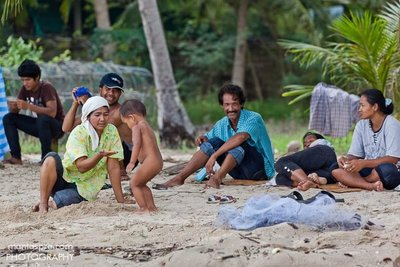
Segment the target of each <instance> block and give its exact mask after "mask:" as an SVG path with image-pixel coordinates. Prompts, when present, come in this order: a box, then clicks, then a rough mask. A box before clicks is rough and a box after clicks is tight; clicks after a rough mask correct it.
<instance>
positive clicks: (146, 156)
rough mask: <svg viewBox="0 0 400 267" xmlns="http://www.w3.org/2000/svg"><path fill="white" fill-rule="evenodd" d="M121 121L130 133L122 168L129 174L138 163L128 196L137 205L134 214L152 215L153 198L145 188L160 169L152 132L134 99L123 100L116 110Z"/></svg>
mask: <svg viewBox="0 0 400 267" xmlns="http://www.w3.org/2000/svg"><path fill="white" fill-rule="evenodd" d="M120 113H121V120H122V122H123V123H126V124H127V125H128V127H129V128H130V129H131V130H132V144H133V147H132V155H131V160H130V162H129V164H128V166H127V167H126V172H127V173H128V174H129V173H130V172H131V171H132V169H133V168H134V167H135V164H136V161H137V160H139V162H140V166H139V168H138V169H137V170H136V171H135V173H134V175H133V176H132V178H131V181H130V186H131V190H132V193H133V195H134V197H135V199H136V202H137V204H138V205H139V210H138V212H140V213H143V212H152V211H156V210H157V208H156V206H155V204H154V199H153V195H152V193H151V190H150V188H149V187H148V186H147V185H146V184H147V182H148V181H150V180H151V179H153V178H154V177H155V176H156V175H157V174H158V173H159V172H160V171H161V169H162V167H163V160H162V156H161V152H160V150H159V148H158V145H157V140H156V136H155V134H154V132H153V129H152V128H151V127H150V125H149V123H148V122H147V120H146V107H145V106H144V104H143V103H142V102H140V101H139V100H136V99H131V100H127V101H125V102H124V103H123V104H122V106H121V109H120Z"/></svg>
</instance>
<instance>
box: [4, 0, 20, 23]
mask: <svg viewBox="0 0 400 267" xmlns="http://www.w3.org/2000/svg"><path fill="white" fill-rule="evenodd" d="M21 9H22V0H5V2H4V8H3V14H2V15H1V23H2V24H4V23H5V22H6V20H7V19H8V17H9V13H10V11H11V13H14V14H13V15H14V17H16V16H17V14H18V13H19V12H20V11H21Z"/></svg>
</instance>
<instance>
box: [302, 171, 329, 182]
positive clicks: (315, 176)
mask: <svg viewBox="0 0 400 267" xmlns="http://www.w3.org/2000/svg"><path fill="white" fill-rule="evenodd" d="M307 177H308V179H309V180H311V181H313V182H314V183H316V184H320V185H324V184H327V183H328V180H327V179H326V178H325V177H321V176H318V174H316V173H315V172H313V173H310V174H309V175H308V176H307Z"/></svg>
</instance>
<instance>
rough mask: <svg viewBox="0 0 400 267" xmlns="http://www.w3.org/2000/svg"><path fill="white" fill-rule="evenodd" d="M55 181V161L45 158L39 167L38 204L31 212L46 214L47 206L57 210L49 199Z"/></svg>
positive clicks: (51, 158)
mask: <svg viewBox="0 0 400 267" xmlns="http://www.w3.org/2000/svg"><path fill="white" fill-rule="evenodd" d="M56 180H57V170H56V161H55V160H54V158H53V157H47V158H46V159H45V160H44V162H43V164H42V166H41V167H40V202H39V203H38V204H36V205H35V206H34V207H33V208H32V210H33V211H35V212H36V211H39V212H47V211H48V209H49V206H51V207H52V208H57V205H56V203H55V202H54V201H53V200H51V201H49V197H50V194H51V191H52V190H53V187H54V184H55V183H56Z"/></svg>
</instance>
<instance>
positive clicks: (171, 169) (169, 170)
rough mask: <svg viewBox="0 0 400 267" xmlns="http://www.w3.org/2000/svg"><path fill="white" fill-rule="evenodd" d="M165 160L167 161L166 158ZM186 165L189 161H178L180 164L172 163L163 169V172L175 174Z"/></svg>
mask: <svg viewBox="0 0 400 267" xmlns="http://www.w3.org/2000/svg"><path fill="white" fill-rule="evenodd" d="M164 161H166V160H164ZM170 162H171V161H170ZM186 165H187V161H185V162H182V163H178V164H175V165H172V166H170V167H167V168H165V169H163V170H162V171H161V173H162V174H164V175H167V176H170V175H175V174H178V173H179V172H180V171H181V170H182V169H183V168H184V167H185V166H186Z"/></svg>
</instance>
